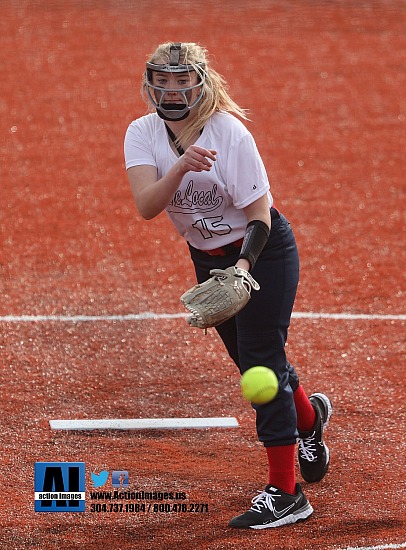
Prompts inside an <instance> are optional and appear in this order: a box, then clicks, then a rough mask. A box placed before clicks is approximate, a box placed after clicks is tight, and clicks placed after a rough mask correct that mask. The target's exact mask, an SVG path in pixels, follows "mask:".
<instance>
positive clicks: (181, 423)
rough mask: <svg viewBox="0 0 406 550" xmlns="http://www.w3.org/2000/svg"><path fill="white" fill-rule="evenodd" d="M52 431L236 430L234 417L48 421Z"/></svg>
mask: <svg viewBox="0 0 406 550" xmlns="http://www.w3.org/2000/svg"><path fill="white" fill-rule="evenodd" d="M49 425H50V427H51V429H52V430H173V429H187V428H238V426H239V424H238V421H237V419H236V418H234V417H208V418H192V417H186V418H95V419H70V420H50V421H49Z"/></svg>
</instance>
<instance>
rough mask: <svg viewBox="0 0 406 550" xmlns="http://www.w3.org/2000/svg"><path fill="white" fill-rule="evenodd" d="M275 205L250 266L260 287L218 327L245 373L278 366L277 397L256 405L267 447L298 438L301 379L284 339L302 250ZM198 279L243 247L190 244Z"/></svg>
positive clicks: (229, 262)
mask: <svg viewBox="0 0 406 550" xmlns="http://www.w3.org/2000/svg"><path fill="white" fill-rule="evenodd" d="M275 216H276V214H275V211H274V210H273V218H274V219H272V229H271V232H270V235H269V239H268V242H267V244H266V245H265V247H264V249H263V251H262V252H261V255H260V256H259V258H258V260H257V263H256V265H255V267H254V269H253V270H252V271H251V274H252V276H253V277H254V279H255V280H256V281H257V282H258V283H259V285H260V286H261V289H260V290H259V291H255V290H252V291H251V300H250V301H249V302H248V304H247V305H246V306H245V307H244V308H243V309H242V310H241V311H240V312H239V313H238V314H237V315H236V316H235V317H234V318H232V319H230V320H229V321H226V322H225V323H222V324H221V325H219V326H218V327H216V330H217V332H218V333H219V335H220V337H221V339H222V341H223V342H224V345H225V346H226V348H227V351H228V353H229V355H230V357H231V358H232V359H233V360H234V362H235V364H236V365H237V366H238V368H239V370H240V372H241V373H243V372H244V371H246V370H247V369H249V368H250V367H254V366H256V365H263V366H266V367H270V368H271V369H273V370H274V372H275V374H276V376H277V378H278V381H279V392H278V395H277V396H276V398H275V399H274V400H273V401H271V402H270V403H267V404H265V405H253V408H254V409H255V411H256V427H257V433H258V439H259V441H261V442H263V443H264V445H265V447H272V446H277V445H292V444H294V443H295V442H296V438H297V436H298V432H297V426H296V424H297V418H296V409H295V405H294V401H293V393H294V392H295V391H296V389H297V387H298V385H299V379H298V376H297V374H296V371H295V369H294V368H293V366H292V365H291V364H290V363H289V362H288V360H287V358H286V353H285V343H286V340H287V336H288V327H289V324H290V317H291V313H292V309H293V304H294V301H295V296H296V290H297V285H298V282H299V256H298V252H297V247H296V241H295V237H294V234H293V231H292V229H291V227H290V225H289V223H288V221H287V220H286V218H285V217H284V216H283V215H282V214H280V216H278V217H275ZM189 248H190V254H191V258H192V261H193V263H194V266H195V271H196V277H197V280H198V282H199V283H201V282H203V281H206V280H207V279H208V278H209V277H210V274H209V272H210V270H211V269H215V268H219V269H225V268H227V267H229V266H231V265H234V264H235V263H236V262H237V259H238V256H239V250H238V249H236V252H235V253H234V254H231V255H228V256H210V255H209V254H207V253H205V252H202V251H199V250H196V249H195V248H193V247H191V246H189Z"/></svg>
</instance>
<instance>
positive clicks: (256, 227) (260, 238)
mask: <svg viewBox="0 0 406 550" xmlns="http://www.w3.org/2000/svg"><path fill="white" fill-rule="evenodd" d="M269 232H270V229H269V227H268V225H267V224H266V223H264V222H261V221H260V220H253V221H252V222H249V224H248V225H247V229H246V231H245V236H244V241H243V243H242V246H241V252H240V256H239V258H245V259H246V260H248V261H249V263H250V266H251V267H250V269H252V268H253V267H254V265H255V263H256V261H257V259H258V256H259V255H260V254H261V252H262V249H263V248H264V246H265V244H266V242H267V240H268V238H269Z"/></svg>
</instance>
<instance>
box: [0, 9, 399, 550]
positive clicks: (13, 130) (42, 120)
mask: <svg viewBox="0 0 406 550" xmlns="http://www.w3.org/2000/svg"><path fill="white" fill-rule="evenodd" d="M0 8H1V18H0V51H1V57H0V67H1V80H0V90H1V94H0V117H1V141H0V154H1V164H0V177H1V185H0V190H1V199H2V200H1V208H0V224H1V225H0V227H1V241H2V244H1V250H0V285H1V295H2V300H1V305H0V317H1V318H0V331H1V333H0V334H1V342H0V357H1V367H2V382H1V385H2V391H1V405H0V409H1V420H0V422H1V431H0V435H1V440H2V452H1V462H0V464H1V479H0V480H1V489H2V495H1V507H0V525H1V527H0V547H1V548H7V549H9V550H11V549H26V548H39V549H46V550H47V549H54V548H55V549H56V548H58V549H64V550H66V549H68V550H71V549H82V548H83V549H89V550H90V549H96V548H97V549H99V548H103V549H104V548H105V549H110V548H114V549H116V548H117V549H127V548H136V549H142V550H144V549H146V550H147V549H151V550H155V549H157V550H160V549H165V550H166V549H168V550H169V549H172V548H177V549H181V550H188V549H229V548H230V549H231V548H233V549H263V548H276V549H286V550H288V549H289V550H290V549H298V550H299V549H301V550H305V549H323V550H325V549H344V548H348V547H354V546H356V547H369V546H380V547H381V546H382V547H385V548H403V547H405V546H406V543H405V541H406V534H405V532H406V528H405V514H406V512H405V484H404V470H405V453H406V448H405V438H404V426H405V404H404V388H405V365H404V352H405V337H404V320H405V305H404V262H405V252H404V250H405V247H404V229H405V217H404V216H405V167H404V157H405V150H406V139H405V135H406V134H405V124H406V105H405V94H404V91H405V89H406V72H405V66H406V32H405V28H406V3H405V2H404V1H394V0H393V1H391V0H386V1H385V0H380V1H364V2H352V1H346V0H344V1H340V2H338V1H334V0H332V1H329V2H327V1H326V2H322V1H320V2H317V1H308V0H304V1H290V0H275V1H273V2H268V1H265V0H260V1H257V2H253V3H251V4H247V3H246V2H242V1H241V2H240V1H238V0H237V1H233V2H231V1H229V0H226V1H223V2H217V1H214V0H213V1H203V2H197V3H196V2H194V3H192V2H188V1H182V0H180V1H178V2H175V1H174V0H167V1H166V2H160V1H157V2H152V1H146V0H138V1H137V2H135V1H134V2H130V1H127V2H124V1H120V0H117V1H107V0H106V1H101V0H100V1H91V0H89V1H72V0H66V1H64V2H60V1H59V0H55V1H52V2H45V1H39V0H37V1H34V0H33V1H30V0H19V1H17V0H16V1H12V0H3V1H1V2H0ZM167 40H174V41H196V42H200V43H202V44H204V45H206V46H207V47H208V49H209V51H210V52H211V53H212V54H213V63H214V65H215V67H216V68H217V69H218V70H219V71H220V72H221V73H222V74H223V75H224V76H225V77H226V78H227V80H228V82H229V84H230V88H231V92H232V95H233V97H234V98H235V99H236V101H237V102H238V103H239V104H241V105H242V106H243V107H246V108H248V109H249V110H250V113H251V119H252V122H250V123H248V127H249V128H250V130H251V131H252V133H253V134H254V137H255V139H256V141H257V144H258V147H259V149H260V151H261V153H262V155H263V158H264V162H265V164H266V167H267V170H268V173H269V177H270V179H271V184H272V191H273V194H274V196H275V199H276V203H277V206H278V207H279V208H280V209H281V210H282V211H283V212H284V213H285V215H286V216H287V217H288V218H289V219H290V221H291V223H292V225H293V228H294V230H295V232H296V237H297V241H298V245H299V250H300V255H301V266H302V273H301V284H300V287H299V294H298V297H297V302H296V306H295V313H296V316H295V317H294V318H293V320H292V326H291V331H290V338H289V344H288V351H289V358H290V360H291V361H292V363H294V364H295V365H296V367H297V369H298V371H299V373H300V375H301V379H302V383H303V385H304V387H305V389H306V391H308V392H309V393H310V392H313V391H322V392H325V393H327V394H328V395H329V396H330V397H331V399H332V401H333V405H334V414H333V417H332V421H331V423H330V425H329V428H328V431H327V433H326V440H327V442H328V445H329V447H330V449H331V467H330V471H329V473H328V475H327V476H326V477H325V478H324V480H323V481H322V482H321V483H318V484H314V485H309V484H307V483H303V487H304V490H305V492H306V495H307V497H308V498H309V500H310V502H311V503H312V505H313V508H314V510H315V513H314V515H313V516H312V518H311V519H310V520H309V521H307V522H305V523H302V524H297V525H295V526H289V527H286V528H281V529H276V530H270V529H269V530H264V531H260V532H256V531H236V530H232V529H230V528H229V527H228V526H227V524H228V521H229V519H230V518H231V517H233V516H234V515H236V514H238V513H240V512H242V511H244V510H245V509H247V507H248V506H249V504H250V499H251V498H252V497H253V496H254V495H255V494H256V491H257V490H261V489H263V487H264V485H265V484H266V479H267V466H266V457H265V452H264V450H263V448H262V447H261V445H260V444H259V443H258V442H257V441H256V435H255V426H254V416H253V411H252V410H251V407H250V406H249V404H247V403H246V402H245V401H244V400H243V398H242V397H241V395H240V390H239V378H238V375H237V372H236V369H235V367H234V365H233V364H232V362H231V361H230V360H229V359H228V357H227V355H226V353H225V351H224V349H223V348H222V345H221V343H220V342H219V340H218V338H217V337H216V334H215V332H214V331H209V333H208V334H207V335H206V336H205V335H204V334H203V332H202V331H199V330H192V329H190V328H189V327H188V326H187V324H186V323H185V320H184V319H183V318H171V317H164V318H162V319H148V318H147V319H144V320H142V319H138V320H137V319H136V320H129V319H128V318H125V317H120V316H126V315H129V314H140V313H143V312H150V313H151V312H153V313H159V314H162V315H164V316H165V315H166V314H176V313H180V312H182V309H181V306H180V303H179V296H180V295H181V294H182V292H184V291H185V290H186V289H187V288H189V287H190V286H191V285H192V284H193V283H194V278H193V271H192V267H191V263H190V261H189V259H188V254H187V249H186V246H185V244H184V243H183V242H182V241H181V240H180V238H178V237H177V236H176V235H175V233H174V230H172V228H171V226H170V224H169V222H168V221H167V219H166V217H165V216H164V215H162V216H160V217H158V218H157V219H155V220H153V221H150V222H144V221H143V220H141V218H140V217H139V215H138V214H137V212H136V209H135V206H134V204H133V200H132V197H131V194H130V190H129V186H128V183H127V180H126V175H125V171H124V162H123V152H122V149H123V137H124V133H125V131H126V128H127V126H128V124H129V123H130V122H131V120H133V119H134V118H136V117H138V116H141V115H142V114H144V113H145V111H146V106H145V104H144V103H143V102H142V100H141V98H140V95H139V87H140V86H139V82H140V75H141V74H142V71H143V68H144V62H145V60H146V57H147V54H149V53H150V52H151V51H153V50H154V48H155V46H156V45H157V44H158V43H160V42H163V41H167ZM299 313H305V314H307V316H304V317H303V316H300V315H298V314H299ZM309 313H317V314H319V313H323V314H327V318H320V317H316V318H311V317H310V316H309V315H308V314H309ZM333 313H336V314H348V317H347V318H345V317H341V318H339V319H336V318H333V317H332V316H331V315H329V314H333ZM358 314H365V317H364V318H360V317H357V316H356V315H358ZM111 315H117V316H119V317H118V318H117V319H116V320H112V319H108V318H107V316H111ZM34 316H44V317H43V318H42V320H41V319H38V318H36V317H34ZM51 316H56V317H55V318H52V317H51ZM79 316H83V318H82V320H80V319H79ZM85 316H98V317H99V320H90V319H89V318H86V317H85ZM211 416H214V417H218V416H232V417H236V418H237V419H238V422H239V427H238V428H230V429H226V428H221V429H203V430H196V429H189V430H148V431H88V432H83V431H82V432H81V431H72V432H68V431H52V430H51V429H50V425H49V421H50V420H52V419H92V418H93V419H94V418H161V417H211ZM36 462H84V463H85V464H86V511H85V512H84V513H39V512H35V511H34V465H35V463H36ZM101 470H107V471H108V472H109V473H110V476H109V479H108V481H107V483H106V484H105V485H104V487H103V488H102V489H100V490H103V491H112V490H113V488H112V482H111V472H112V471H113V470H126V471H128V475H129V488H128V491H129V492H130V493H131V492H134V493H135V492H138V493H140V492H142V491H144V493H152V494H151V495H144V498H143V499H142V498H138V499H136V498H132V496H135V495H131V494H130V497H129V498H127V500H119V501H103V500H96V501H95V500H92V498H91V492H92V491H93V489H92V484H91V478H90V474H91V473H92V472H96V473H99V472H100V471H101ZM298 480H299V481H301V478H300V474H299V472H298ZM165 492H166V493H175V497H176V496H180V497H184V498H180V499H177V500H176V499H170V498H165V495H164V493H165ZM176 493H180V495H176ZM137 496H138V497H139V496H142V495H137ZM161 496H162V500H159V498H160V497H161ZM166 496H169V495H166ZM147 497H152V498H147ZM154 497H155V498H154ZM104 504H105V505H106V506H105V507H104V506H103V505H104ZM115 504H117V505H118V506H115ZM121 504H122V505H123V506H120V505H121ZM175 504H176V505H177V506H174V505H175ZM182 504H183V505H186V506H184V507H183V506H181V505H182ZM143 505H144V506H145V510H144V509H143ZM195 505H198V506H195ZM137 510H139V511H137ZM196 510H197V511H196ZM390 545H393V546H390Z"/></svg>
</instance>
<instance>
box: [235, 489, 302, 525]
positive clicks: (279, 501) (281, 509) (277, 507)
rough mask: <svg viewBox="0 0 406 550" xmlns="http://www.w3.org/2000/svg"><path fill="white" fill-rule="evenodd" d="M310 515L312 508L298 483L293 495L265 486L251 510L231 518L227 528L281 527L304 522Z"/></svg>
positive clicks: (254, 500) (253, 502)
mask: <svg viewBox="0 0 406 550" xmlns="http://www.w3.org/2000/svg"><path fill="white" fill-rule="evenodd" d="M312 513H313V508H312V507H311V505H310V504H309V502H308V500H307V498H306V497H305V495H304V493H303V491H302V488H301V486H300V485H299V483H297V484H296V494H295V495H290V494H289V493H285V492H284V491H281V490H280V489H278V488H277V487H274V486H273V485H267V486H266V487H265V490H264V491H262V492H260V493H259V495H257V496H255V497H254V498H253V499H252V506H251V508H250V509H249V510H248V511H247V512H245V513H244V514H241V515H240V516H237V517H235V518H233V519H232V520H231V521H230V523H229V526H230V527H239V528H242V529H244V528H251V529H268V528H269V527H282V526H283V525H288V524H290V523H296V522H297V521H304V520H305V519H306V518H308V517H309V516H311V515H312Z"/></svg>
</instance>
